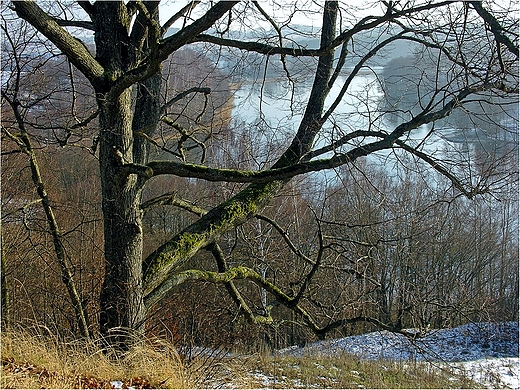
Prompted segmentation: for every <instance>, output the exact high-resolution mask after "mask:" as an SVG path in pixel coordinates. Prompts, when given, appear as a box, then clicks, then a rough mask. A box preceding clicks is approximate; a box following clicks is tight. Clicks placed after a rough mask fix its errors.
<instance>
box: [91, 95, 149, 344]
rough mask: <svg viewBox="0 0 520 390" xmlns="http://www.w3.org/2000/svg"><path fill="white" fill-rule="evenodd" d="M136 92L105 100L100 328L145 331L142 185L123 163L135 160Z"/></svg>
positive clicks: (102, 114)
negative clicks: (133, 135) (103, 266)
mask: <svg viewBox="0 0 520 390" xmlns="http://www.w3.org/2000/svg"><path fill="white" fill-rule="evenodd" d="M130 95H131V91H130V90H126V91H124V92H123V93H122V94H121V95H120V96H119V98H118V99H117V100H116V101H112V102H101V103H100V107H101V112H100V125H101V132H100V155H99V161H100V170H101V186H102V197H103V205H102V206H103V218H104V234H105V279H104V282H103V287H102V291H101V316H100V330H101V333H102V334H107V332H108V331H109V330H110V329H112V328H120V327H122V328H128V329H133V330H136V331H138V332H139V331H142V330H143V327H144V316H145V311H144V306H143V296H142V271H141V270H142V265H141V258H142V246H143V245H142V244H143V236H142V217H143V215H142V210H141V209H140V204H139V203H140V193H141V185H140V183H139V180H138V177H137V175H135V174H130V175H129V174H126V173H125V172H124V171H123V170H122V166H121V165H122V163H124V162H131V161H132V158H133V156H132V154H133V153H132V147H133V145H132V110H131V107H132V105H131V96H130Z"/></svg>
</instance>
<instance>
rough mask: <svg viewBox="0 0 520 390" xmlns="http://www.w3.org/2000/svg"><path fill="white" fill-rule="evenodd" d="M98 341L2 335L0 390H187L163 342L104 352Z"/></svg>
mask: <svg viewBox="0 0 520 390" xmlns="http://www.w3.org/2000/svg"><path fill="white" fill-rule="evenodd" d="M100 344H101V343H100V342H99V340H98V341H97V342H84V341H75V342H70V343H63V342H58V341H57V340H55V339H53V338H52V337H50V336H48V335H42V334H29V333H27V332H6V333H4V334H2V378H1V382H0V384H1V388H4V389H9V388H10V389H13V388H16V389H34V388H53V389H66V388H75V389H78V388H111V385H110V381H121V382H123V384H124V385H125V386H130V385H132V386H135V387H136V388H143V387H146V388H186V387H187V383H186V381H185V379H184V370H183V366H182V364H181V361H180V358H179V356H178V354H177V353H176V351H175V349H174V348H173V347H172V346H171V345H170V344H168V343H166V342H162V341H161V340H153V342H150V341H147V342H145V343H142V342H141V343H138V344H137V343H136V344H135V346H133V347H132V348H130V350H129V351H128V352H126V353H116V352H115V351H108V352H107V351H106V350H105V351H103V350H102V349H101V348H100V347H99V345H100Z"/></svg>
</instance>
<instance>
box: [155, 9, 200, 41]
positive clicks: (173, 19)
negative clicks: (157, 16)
mask: <svg viewBox="0 0 520 390" xmlns="http://www.w3.org/2000/svg"><path fill="white" fill-rule="evenodd" d="M199 3H200V1H191V2H189V3H188V4H186V5H185V6H184V7H183V8H182V9H181V10H180V11H179V12H177V13H176V14H175V15H173V16H172V17H171V18H170V19H168V20H167V21H166V23H164V25H163V26H162V33H163V34H165V33H166V32H167V31H168V29H169V28H170V27H171V26H172V25H173V24H174V23H175V22H176V21H177V20H178V19H179V18H181V17H183V16H184V15H186V14H187V13H189V12H191V10H193V8H195V7H196V6H197V5H198V4H199Z"/></svg>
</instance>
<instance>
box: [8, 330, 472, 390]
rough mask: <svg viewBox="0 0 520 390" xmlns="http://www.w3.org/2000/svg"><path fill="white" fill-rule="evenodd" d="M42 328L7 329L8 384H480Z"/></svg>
mask: <svg viewBox="0 0 520 390" xmlns="http://www.w3.org/2000/svg"><path fill="white" fill-rule="evenodd" d="M49 334H50V333H49V332H47V333H46V334H42V332H40V333H37V332H32V333H28V332H22V331H18V332H13V331H11V332H4V333H3V334H2V371H1V375H2V376H1V381H0V387H1V388H3V389H14V388H16V389H34V388H49V389H64V388H70V389H79V388H111V384H110V382H111V381H121V382H123V388H128V387H129V386H133V387H134V388H170V389H173V388H194V387H196V388H229V387H230V386H232V388H241V389H255V388H266V387H268V388H274V389H282V388H294V389H296V388H349V389H359V388H365V389H376V388H386V389H396V388H416V389H417V388H421V389H427V388H437V389H439V388H442V389H448V388H476V387H479V386H478V385H477V384H476V383H474V382H472V381H470V380H468V379H467V378H466V377H465V376H463V375H456V374H454V373H453V372H450V370H449V369H444V370H441V369H440V368H439V367H434V366H432V365H431V364H427V363H403V362H390V361H363V360H359V359H358V358H356V357H354V356H350V355H346V354H339V355H336V356H320V357H317V356H304V357H273V356H271V355H268V354H255V355H248V356H238V355H236V354H234V355H228V354H227V353H225V351H224V350H219V351H209V352H207V353H206V352H203V353H201V354H200V355H199V356H197V357H195V358H194V359H192V360H190V361H189V362H185V363H184V364H183V363H182V362H181V359H180V357H179V355H178V354H177V352H176V350H175V348H174V347H173V345H172V344H171V343H169V342H165V341H164V340H160V339H153V340H147V341H146V342H140V343H136V344H135V345H134V346H133V347H132V348H131V349H130V350H129V351H128V352H126V353H121V352H115V351H113V350H104V351H103V350H102V349H101V347H100V345H102V343H101V342H100V340H98V341H96V342H92V341H91V342H84V341H74V342H68V343H65V342H61V341H57V340H56V339H55V338H53V337H52V336H50V335H49Z"/></svg>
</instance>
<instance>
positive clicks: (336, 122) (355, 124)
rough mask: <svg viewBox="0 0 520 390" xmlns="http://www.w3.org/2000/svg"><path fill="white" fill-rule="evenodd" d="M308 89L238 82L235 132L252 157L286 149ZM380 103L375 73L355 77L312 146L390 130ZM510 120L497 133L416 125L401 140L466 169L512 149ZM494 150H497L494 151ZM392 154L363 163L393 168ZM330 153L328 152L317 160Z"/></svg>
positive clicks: (390, 119)
mask: <svg viewBox="0 0 520 390" xmlns="http://www.w3.org/2000/svg"><path fill="white" fill-rule="evenodd" d="M345 80H346V79H345V78H339V79H338V80H337V82H336V83H335V85H334V87H333V88H332V89H331V92H330V94H329V97H328V98H327V100H326V107H325V111H326V110H327V109H328V108H329V107H330V106H331V105H332V104H333V102H334V101H335V99H336V97H337V96H338V94H339V93H340V90H341V88H342V87H343V85H344V83H345ZM311 87H312V80H308V81H306V82H304V83H299V84H297V85H296V87H295V88H294V89H293V88H292V85H291V84H290V83H289V81H288V80H287V79H284V78H280V79H270V80H266V81H265V82H253V83H244V84H242V85H241V86H240V87H239V88H238V89H237V90H236V92H235V94H234V109H233V118H234V123H235V125H236V127H235V128H236V129H247V132H248V134H249V135H248V136H249V139H250V142H251V143H252V144H254V145H255V147H254V148H253V147H252V151H250V153H251V156H252V157H253V159H262V160H263V161H264V162H265V163H266V164H269V160H270V162H274V160H275V159H276V158H277V157H278V156H279V153H281V151H282V150H283V148H284V147H286V146H287V145H288V143H289V142H290V141H291V139H292V137H293V136H294V134H295V133H296V130H297V127H298V125H299V123H300V121H301V119H302V116H303V112H304V109H305V107H306V103H307V100H308V98H309V94H310V89H311ZM383 101H384V94H383V92H382V89H381V87H380V84H379V79H378V78H377V77H376V75H375V74H373V73H368V74H362V75H359V76H357V77H355V78H354V80H353V81H352V83H351V85H350V86H349V88H348V90H347V93H346V94H345V95H344V96H343V98H342V99H341V102H340V103H339V104H338V106H337V108H336V109H335V111H334V113H333V114H332V115H331V116H330V117H329V119H328V121H327V123H326V124H325V125H324V127H323V129H322V131H321V132H320V135H319V138H318V139H317V141H316V145H315V148H319V147H322V146H325V145H328V144H330V143H331V142H332V141H333V140H337V139H339V138H340V137H342V136H343V135H345V134H347V133H350V132H352V131H355V130H374V131H383V132H391V131H392V130H393V129H395V127H396V126H397V125H398V124H399V123H400V122H398V121H396V116H395V115H394V116H391V115H382V113H381V105H382V103H383ZM497 122H498V121H497ZM513 122H514V123H512V124H511V125H510V126H509V128H510V129H511V131H507V129H506V131H502V130H503V128H504V127H506V128H507V126H499V127H500V129H501V131H497V130H493V131H491V130H489V129H487V130H486V129H480V128H475V127H474V128H457V127H454V126H453V125H452V124H451V123H450V122H448V121H443V122H440V123H437V124H435V125H433V124H428V125H423V126H420V127H419V128H417V129H415V130H413V131H412V132H411V133H410V134H409V136H408V138H407V139H406V142H407V143H408V144H409V145H411V146H414V147H418V148H420V149H421V151H423V152H425V153H428V154H429V155H432V156H434V157H436V158H439V159H444V160H447V161H449V163H451V164H452V165H453V166H454V167H457V166H458V167H459V168H460V169H462V168H463V167H466V168H467V166H468V164H469V161H471V160H473V159H474V158H475V156H476V155H478V154H483V151H484V152H485V154H488V155H489V154H490V149H493V152H494V153H497V151H498V152H499V153H506V152H507V151H510V150H511V147H512V146H511V145H512V143H514V142H515V140H516V143H515V145H516V144H517V141H518V122H517V121H513ZM238 131H240V130H238ZM243 131H245V130H243ZM372 141H374V138H372V139H370V138H365V139H363V140H355V141H353V142H352V143H351V144H349V145H345V146H344V147H343V148H342V149H340V150H337V151H338V152H345V151H346V150H348V149H350V148H352V147H355V146H359V145H361V144H363V143H368V142H372ZM273 145H277V147H278V150H279V153H274V152H273ZM501 145H502V146H504V145H508V146H507V147H502V146H501ZM266 148H267V149H268V150H269V156H266V154H265V153H264V152H263V150H264V149H266ZM500 148H502V149H503V150H502V151H500ZM506 149H507V150H506ZM398 153H399V152H398V151H396V150H387V151H381V152H378V153H376V154H375V155H371V156H369V157H368V159H369V160H370V161H378V162H379V164H380V165H381V164H382V165H384V166H387V167H390V166H394V165H395V162H396V159H399V156H398ZM330 155H331V153H329V154H328V155H323V156H320V157H321V158H324V157H327V156H330ZM389 169H391V168H389Z"/></svg>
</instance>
